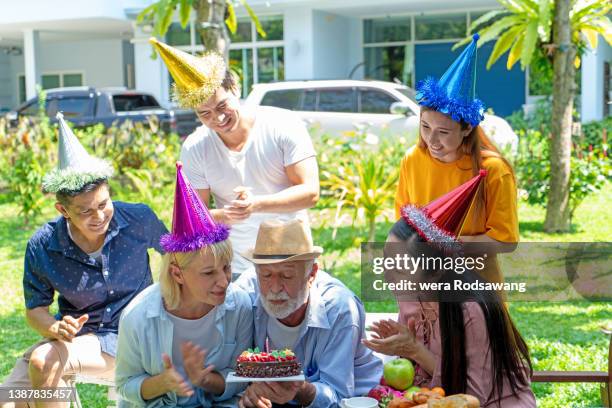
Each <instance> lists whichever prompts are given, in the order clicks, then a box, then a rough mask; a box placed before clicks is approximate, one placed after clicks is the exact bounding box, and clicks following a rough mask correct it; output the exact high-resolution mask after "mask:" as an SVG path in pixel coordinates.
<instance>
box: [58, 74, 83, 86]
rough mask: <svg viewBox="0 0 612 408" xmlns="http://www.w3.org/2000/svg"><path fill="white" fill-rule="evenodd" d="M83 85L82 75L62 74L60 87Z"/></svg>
mask: <svg viewBox="0 0 612 408" xmlns="http://www.w3.org/2000/svg"><path fill="white" fill-rule="evenodd" d="M81 85H83V75H81V74H64V75H63V83H62V86H81Z"/></svg>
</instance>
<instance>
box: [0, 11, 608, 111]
mask: <svg viewBox="0 0 612 408" xmlns="http://www.w3.org/2000/svg"><path fill="white" fill-rule="evenodd" d="M150 3H151V1H150V0H86V1H83V0H81V1H78V0H56V1H52V2H51V1H48V0H22V1H21V2H16V1H14V0H0V9H1V10H2V13H0V111H3V110H8V109H12V108H14V107H16V106H17V105H19V104H20V103H21V102H23V101H24V100H26V99H28V98H30V97H33V96H34V95H35V93H36V84H40V85H41V86H42V87H43V88H53V87H58V86H71V85H89V86H95V87H100V86H126V87H128V88H136V89H139V90H143V91H149V92H151V93H153V94H154V95H156V96H157V97H158V99H159V100H160V101H161V102H162V103H163V104H166V105H167V104H169V103H170V101H169V99H170V98H169V82H170V79H169V75H168V72H167V70H166V69H165V67H164V65H163V63H162V62H161V60H160V59H159V58H157V59H155V60H153V59H151V58H150V56H151V53H152V48H151V47H150V45H149V44H148V43H147V39H148V37H149V36H150V30H147V27H144V28H141V27H137V26H136V24H135V22H134V20H135V17H136V15H137V14H138V13H139V12H140V11H141V10H142V9H143V8H144V7H146V6H147V5H148V4H150ZM249 4H251V6H252V7H253V8H254V10H255V12H256V13H257V15H258V16H259V17H260V19H261V20H262V23H263V25H264V28H265V30H266V32H267V34H268V35H267V37H266V38H265V39H262V38H260V37H259V36H258V35H257V33H256V31H255V28H254V26H253V24H252V23H251V22H250V20H249V19H248V18H247V17H246V12H245V10H244V9H243V8H241V7H240V6H237V11H238V13H239V15H240V16H242V17H243V18H242V19H240V21H239V26H238V32H237V33H236V34H235V35H233V36H232V37H233V38H232V45H231V53H230V59H231V62H232V66H233V67H234V68H235V69H237V70H238V71H239V72H240V73H241V80H242V82H243V88H244V90H245V92H248V90H249V88H250V86H251V84H253V83H254V82H268V81H276V80H292V79H328V78H349V77H352V78H356V79H359V78H378V79H385V80H398V81H402V82H404V83H406V84H408V85H409V86H414V83H415V81H417V80H419V79H421V78H423V77H425V76H426V75H440V74H441V73H442V72H443V71H444V70H445V69H446V67H447V66H448V65H449V63H450V62H451V61H452V60H453V59H454V58H455V56H456V55H457V53H450V52H449V50H450V48H451V47H452V45H453V44H454V43H455V42H456V41H457V40H458V39H460V38H463V37H464V36H465V35H466V34H467V27H468V26H469V24H470V22H471V21H473V20H474V19H475V18H477V17H478V16H480V15H482V14H483V13H485V12H486V11H488V10H491V9H493V8H496V7H498V4H497V2H496V1H495V0H464V1H461V2H459V1H455V0H379V1H377V2H373V1H371V0H250V1H249ZM147 31H149V32H147ZM166 41H167V42H168V43H170V44H172V45H174V46H177V47H179V48H182V49H184V50H187V51H190V52H197V51H201V50H202V46H201V45H199V41H198V39H197V35H196V31H195V28H194V26H193V25H190V26H189V27H188V28H187V30H182V29H181V27H180V25H179V24H178V23H175V24H173V25H172V27H171V29H170V31H169V33H168V34H167V36H166ZM492 45H493V44H492V43H489V44H487V45H485V46H483V47H482V48H481V49H480V51H479V53H480V55H479V67H478V85H477V93H478V95H479V96H480V97H481V98H482V99H483V100H484V101H485V104H486V105H487V106H491V107H493V109H494V110H495V112H496V113H498V114H500V115H502V116H503V115H507V114H509V113H511V112H512V111H515V110H517V109H520V108H521V107H522V105H523V104H525V103H526V102H529V101H530V99H531V98H532V97H534V96H537V95H533V93H534V92H536V91H535V90H537V89H538V86H537V85H538V83H537V81H538V79H537V78H531V79H530V78H529V75H528V73H525V72H522V71H520V69H519V68H518V67H515V68H514V69H513V70H512V71H507V70H506V68H505V56H504V57H502V59H501V62H499V63H497V64H495V66H493V68H492V69H491V70H490V71H487V70H486V69H485V68H484V67H485V64H486V60H487V58H488V55H489V54H490V52H491V50H492ZM611 61H612V48H611V47H610V46H609V45H607V44H606V43H605V42H604V41H603V40H602V41H600V44H599V46H598V48H597V50H594V51H593V50H591V51H589V52H588V53H587V55H585V57H584V59H583V65H582V75H581V81H582V86H581V109H582V118H583V120H584V121H589V120H594V119H601V118H602V117H604V116H605V115H609V114H610V105H609V104H608V102H609V101H610V93H611V90H610V82H611V80H610V62H611ZM517 65H518V64H517ZM530 90H531V92H530Z"/></svg>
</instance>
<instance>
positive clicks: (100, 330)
mask: <svg viewBox="0 0 612 408" xmlns="http://www.w3.org/2000/svg"><path fill="white" fill-rule="evenodd" d="M113 205H114V208H115V212H114V214H113V218H112V219H111V221H110V225H109V228H108V231H107V233H106V237H105V239H104V245H103V247H102V254H101V257H100V259H101V263H100V262H99V261H98V262H97V261H96V260H95V259H93V258H91V257H90V256H89V255H87V254H86V253H85V252H83V250H81V248H79V247H78V246H77V245H75V243H74V242H73V241H72V239H70V237H69V235H68V230H67V224H66V219H65V218H64V217H61V216H60V217H58V218H56V219H55V220H53V221H51V222H49V223H47V224H46V225H44V226H43V227H42V228H40V229H39V230H38V231H36V233H35V234H34V235H33V236H32V238H30V240H29V241H28V245H27V248H26V254H25V261H24V275H23V293H24V297H25V305H26V308H28V309H34V308H36V307H41V306H49V305H50V304H51V303H53V295H54V293H55V292H56V291H57V292H58V293H59V296H58V305H59V314H58V316H56V318H58V319H61V317H62V316H65V315H70V316H73V317H75V318H76V317H79V316H81V315H83V314H85V313H87V314H88V315H89V320H88V321H87V322H86V323H85V325H84V326H83V328H82V329H81V331H80V332H79V334H87V333H95V334H96V335H97V336H98V338H99V339H100V344H101V346H102V351H104V352H105V353H108V354H110V355H112V356H115V354H116V349H117V331H118V325H119V316H120V315H121V311H122V310H123V308H124V307H125V306H126V305H127V304H128V303H129V302H130V300H132V299H133V298H134V297H135V296H136V294H138V293H139V292H141V291H142V290H143V289H145V288H146V287H147V286H149V285H150V284H151V283H152V282H153V280H152V277H151V268H150V266H149V254H148V253H147V249H149V248H154V249H155V250H156V251H157V252H159V253H162V249H161V247H160V245H159V238H160V236H161V235H162V234H165V233H166V232H167V229H166V227H165V226H164V224H163V222H161V221H160V220H159V218H157V216H156V215H155V213H154V212H153V211H152V210H151V209H150V208H149V207H147V206H146V205H144V204H129V203H123V202H118V201H114V202H113Z"/></svg>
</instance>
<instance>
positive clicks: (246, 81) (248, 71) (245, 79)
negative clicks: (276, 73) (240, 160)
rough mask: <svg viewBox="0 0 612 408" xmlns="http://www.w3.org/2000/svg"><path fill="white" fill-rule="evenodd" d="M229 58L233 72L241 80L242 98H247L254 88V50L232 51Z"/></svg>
mask: <svg viewBox="0 0 612 408" xmlns="http://www.w3.org/2000/svg"><path fill="white" fill-rule="evenodd" d="M229 58H230V60H229V65H230V68H231V70H232V71H234V73H236V74H237V75H238V78H239V79H240V88H241V89H242V96H243V97H246V96H247V95H248V93H249V91H250V90H251V87H252V86H253V50H252V49H250V48H243V49H241V50H230V54H229Z"/></svg>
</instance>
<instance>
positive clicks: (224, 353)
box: [115, 284, 253, 408]
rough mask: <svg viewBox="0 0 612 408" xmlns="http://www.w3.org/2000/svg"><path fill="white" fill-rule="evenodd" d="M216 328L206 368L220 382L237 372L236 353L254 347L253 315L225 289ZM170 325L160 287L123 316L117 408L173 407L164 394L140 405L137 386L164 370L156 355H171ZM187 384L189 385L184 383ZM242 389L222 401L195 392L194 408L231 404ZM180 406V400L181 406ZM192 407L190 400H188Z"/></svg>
mask: <svg viewBox="0 0 612 408" xmlns="http://www.w3.org/2000/svg"><path fill="white" fill-rule="evenodd" d="M215 328H216V330H218V331H219V338H221V339H223V341H222V342H220V343H218V344H211V345H210V347H209V348H208V354H207V356H206V365H209V364H213V365H214V366H215V370H216V371H218V372H219V373H220V374H221V375H222V376H223V377H224V378H225V377H227V374H228V373H229V372H230V371H232V370H233V369H234V367H235V366H236V359H237V358H238V356H239V355H240V353H241V352H242V351H244V350H246V349H248V348H250V347H252V343H253V311H252V304H251V301H250V299H249V296H248V295H247V294H246V293H245V292H244V290H242V289H240V288H238V287H236V286H235V285H234V284H230V286H229V287H228V289H227V294H226V297H225V302H224V303H223V304H222V305H219V306H217V311H216V315H215ZM173 329H174V326H173V323H172V320H171V319H170V318H169V316H168V312H167V311H166V310H165V308H164V306H163V302H162V297H161V293H160V288H159V284H155V285H152V286H150V287H149V288H147V289H146V290H144V291H143V292H142V293H141V294H139V295H138V296H137V297H136V298H135V299H134V300H133V301H132V302H131V303H130V304H129V305H128V306H127V307H126V308H125V310H124V312H123V314H122V315H121V320H120V323H119V340H118V346H117V359H116V362H115V382H116V384H117V392H118V394H119V397H120V401H119V407H126V408H127V407H154V408H159V407H176V406H179V405H178V402H179V399H178V398H177V395H176V393H168V394H164V395H162V396H161V397H158V398H155V399H153V400H150V401H145V400H143V399H142V396H141V394H140V388H141V386H142V382H143V381H144V380H145V379H146V378H148V377H152V376H154V375H157V374H160V373H161V372H162V371H163V370H164V366H163V362H162V358H161V355H162V353H166V354H168V355H169V356H171V355H172V337H173ZM186 380H187V381H188V379H186ZM245 385H246V384H244V383H238V384H236V383H232V384H226V386H225V391H224V392H223V394H222V395H218V396H215V395H212V394H210V393H207V392H205V391H204V390H203V389H201V388H195V391H196V396H197V399H196V400H195V405H192V404H191V403H190V404H189V405H180V406H188V407H192V406H193V407H195V406H197V407H210V406H212V404H213V402H215V405H218V403H216V401H224V400H228V399H230V398H232V397H233V396H234V395H235V394H237V393H238V392H240V391H242V390H243V389H244V388H245ZM181 401H182V400H181ZM189 401H190V402H191V401H194V399H193V398H191V399H190V400H189Z"/></svg>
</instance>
